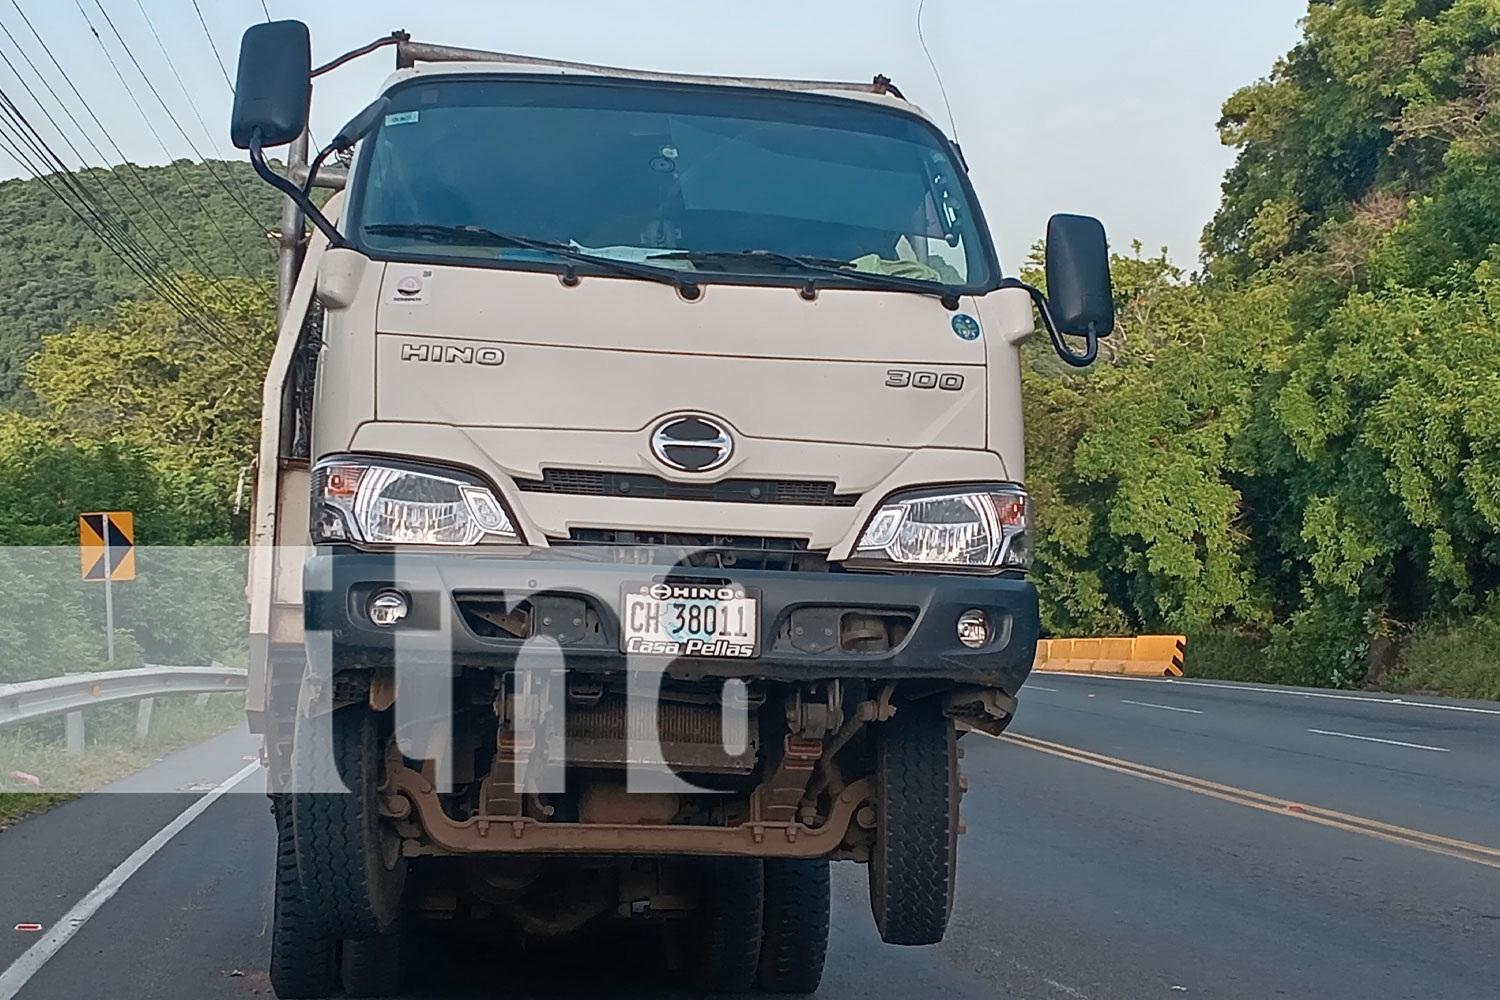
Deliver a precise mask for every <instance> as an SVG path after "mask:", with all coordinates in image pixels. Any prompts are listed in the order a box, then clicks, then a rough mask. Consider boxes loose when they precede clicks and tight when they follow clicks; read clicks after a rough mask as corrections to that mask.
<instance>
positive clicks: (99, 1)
mask: <svg viewBox="0 0 1500 1000" xmlns="http://www.w3.org/2000/svg"><path fill="white" fill-rule="evenodd" d="M137 2H139V0H137ZM94 5H95V6H96V7H98V8H99V13H100V14H103V15H104V21H105V23H106V24H108V25H109V30H110V31H111V32H113V33H114V36H115V40H116V41H118V42H119V43H120V47H121V48H123V49H124V50H125V54H126V55H127V56H129V57H130V62H131V64H132V65H133V66H135V71H136V72H137V73H139V74H140V75H141V79H142V80H144V81H145V82H146V88H147V89H148V90H150V91H151V96H152V97H155V98H156V103H157V104H160V105H161V109H162V110H163V111H165V112H166V113H167V118H168V119H170V120H171V122H172V124H173V125H175V126H176V127H177V131H178V133H179V134H180V135H181V136H182V138H183V141H184V142H186V143H187V144H188V148H189V149H191V150H192V151H193V155H194V156H196V157H198V159H199V160H201V161H203V164H204V167H205V168H206V169H207V170H208V173H209V176H211V177H212V178H213V179H214V180H215V181H217V182H218V185H219V187H221V188H223V189H224V193H225V194H227V195H229V197H230V199H231V200H232V201H233V202H234V203H235V204H236V205H238V206H239V207H240V210H241V211H243V212H244V213H245V216H246V217H247V218H249V220H250V221H251V222H252V223H254V224H255V225H256V226H258V227H263V226H264V223H263V222H262V221H261V220H260V219H257V218H256V216H255V210H254V209H253V208H251V207H250V206H249V205H246V204H245V203H244V202H243V201H241V200H240V196H239V195H238V194H236V193H235V190H234V189H233V188H231V187H230V186H229V185H228V184H225V183H224V181H223V179H222V178H221V177H220V176H219V175H218V173H217V172H216V171H215V170H214V169H213V167H212V166H210V165H209V158H208V157H206V156H204V155H203V153H202V152H201V151H200V150H199V149H198V147H197V145H195V144H194V142H193V140H192V138H191V137H190V136H189V135H188V134H187V129H185V128H183V127H182V122H180V121H178V120H177V116H176V115H175V114H173V113H172V109H171V108H170V107H168V105H167V102H166V100H165V99H164V98H163V97H162V96H161V93H160V91H158V90H157V89H156V84H154V83H152V82H151V77H149V76H147V75H146V71H145V70H144V69H143V68H142V67H141V63H140V60H138V59H136V57H135V53H134V52H132V51H131V50H130V46H129V45H128V44H127V43H126V42H125V38H124V36H123V35H121V34H120V29H119V28H117V27H115V21H114V18H112V17H110V16H109V11H107V10H105V9H104V2H103V0H94ZM141 13H142V14H145V13H146V8H145V7H144V6H142V7H141ZM146 26H147V27H149V28H150V29H151V34H152V35H153V36H155V37H156V43H157V44H158V45H161V36H160V35H157V34H156V26H155V25H153V24H152V23H151V19H150V18H149V17H147V18H146ZM161 50H162V54H163V55H167V47H166V46H165V45H161ZM167 64H168V66H169V67H170V68H171V70H172V74H173V75H174V76H177V68H176V67H175V66H171V56H170V55H168V56H167ZM177 82H178V84H179V85H182V77H180V76H177ZM182 91H183V93H184V94H187V87H186V86H183V87H182ZM192 100H193V99H192V96H191V95H188V103H189V104H192ZM197 111H198V109H197V107H196V106H194V108H193V112H194V114H196V113H197ZM198 121H199V122H200V123H201V122H202V121H203V118H202V116H201V115H200V116H199V118H198ZM203 128H204V131H205V132H207V131H208V126H207V125H205V126H204V127H203Z"/></svg>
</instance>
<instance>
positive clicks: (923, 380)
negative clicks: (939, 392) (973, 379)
mask: <svg viewBox="0 0 1500 1000" xmlns="http://www.w3.org/2000/svg"><path fill="white" fill-rule="evenodd" d="M885 384H886V386H887V387H888V388H891V389H946V390H947V391H949V392H957V391H958V390H960V389H962V388H963V387H964V377H963V376H962V375H959V374H958V373H956V372H945V373H941V374H940V373H938V372H917V371H910V370H908V369H906V368H891V369H889V370H888V371H887V372H886V373H885Z"/></svg>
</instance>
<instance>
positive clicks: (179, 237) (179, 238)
mask: <svg viewBox="0 0 1500 1000" xmlns="http://www.w3.org/2000/svg"><path fill="white" fill-rule="evenodd" d="M11 6H13V7H14V8H15V9H16V13H17V14H19V15H20V17H21V20H22V22H24V23H25V25H26V27H27V29H28V30H30V32H31V35H32V37H33V38H35V39H36V42H37V44H38V45H40V46H41V48H42V51H43V52H45V53H46V55H47V58H48V59H49V60H50V61H51V63H52V67H53V69H55V70H57V72H58V74H59V75H60V76H61V77H62V79H63V82H64V83H66V84H67V85H68V89H69V90H70V91H72V94H73V97H74V98H76V99H77V101H78V103H79V104H80V105H82V106H83V110H84V111H85V112H86V113H87V114H88V116H89V118H90V119H91V120H92V121H93V123H94V126H95V127H96V128H97V129H98V130H99V132H100V134H101V135H103V136H104V141H105V142H107V143H108V144H109V146H110V148H111V149H113V150H114V153H115V156H116V157H118V159H119V161H120V163H121V167H120V168H119V170H118V176H119V177H120V179H121V184H122V186H123V187H124V188H125V190H126V191H127V192H128V193H129V194H130V196H131V197H132V198H133V199H134V200H135V202H136V204H137V205H139V206H140V207H141V210H142V214H144V215H145V216H146V218H148V219H150V220H151V222H152V223H153V224H154V225H155V226H156V228H157V229H158V230H160V231H161V234H162V235H163V236H165V237H166V239H167V241H168V242H169V243H171V244H173V245H174V246H176V247H177V248H178V249H179V250H182V251H183V252H184V253H185V254H186V255H187V256H189V257H191V258H192V259H193V260H194V261H195V265H196V266H197V267H198V268H199V269H200V270H201V271H202V272H203V274H205V275H206V276H208V277H210V278H212V279H213V280H214V281H215V282H218V283H220V287H222V282H221V281H220V279H219V277H218V275H217V274H216V272H215V271H214V269H213V267H212V266H211V265H209V263H208V261H207V260H206V259H205V258H204V257H203V255H202V253H201V252H200V251H199V250H198V247H197V245H196V244H195V243H194V242H193V241H192V240H191V239H189V238H188V236H187V234H186V233H184V232H183V231H182V229H181V227H179V226H178V225H177V221H176V219H175V217H174V216H173V214H172V213H171V212H170V211H168V209H167V207H166V206H165V205H163V204H162V202H161V199H160V198H158V197H157V196H156V192H155V191H153V190H152V188H151V185H149V184H147V183H146V182H145V180H144V179H143V178H142V175H141V168H139V167H137V166H136V165H135V164H134V163H131V162H130V158H129V157H127V156H126V155H125V151H124V150H123V149H121V148H120V144H119V143H118V142H116V141H115V138H114V136H112V135H111V134H110V132H109V129H107V128H106V127H105V126H104V123H103V122H102V121H100V120H99V116H98V115H97V114H95V113H94V109H93V107H91V106H90V105H89V102H88V100H87V99H86V98H85V97H84V96H83V94H82V93H80V92H79V90H78V87H77V85H76V84H74V83H73V78H72V77H71V76H69V75H68V71H67V70H65V69H63V67H62V64H61V63H59V62H58V61H57V56H55V55H53V53H52V49H51V47H50V46H48V44H47V41H46V39H44V38H42V36H41V33H40V32H38V31H37V30H36V26H35V25H33V24H32V23H31V19H30V18H29V17H27V16H26V12H25V11H24V10H22V9H21V5H20V4H19V3H18V2H17V0H11ZM7 34H9V32H7ZM12 40H14V39H12ZM16 47H17V48H18V49H19V50H20V51H21V54H22V55H23V56H26V50H25V49H24V48H21V46H20V45H19V43H17V45H16ZM26 60H27V62H28V63H29V64H31V65H32V69H33V70H34V71H35V72H36V73H37V76H38V77H39V78H40V79H41V80H42V82H43V83H44V84H46V86H47V89H48V91H49V92H50V93H52V95H53V97H54V99H56V100H57V102H58V104H59V105H60V106H61V107H62V109H63V111H64V113H66V114H67V116H68V119H69V120H70V121H72V122H73V124H74V126H75V127H76V128H77V129H78V131H79V132H80V134H82V135H83V138H84V141H86V142H87V143H88V144H89V147H90V148H91V149H93V151H94V155H95V156H97V157H98V158H99V159H100V160H101V161H105V162H108V160H109V157H107V156H105V155H104V153H103V152H102V151H101V150H100V149H99V146H98V144H97V143H95V142H94V141H93V139H92V138H90V136H89V134H88V130H87V129H85V128H84V127H83V126H82V125H81V124H79V122H78V119H77V117H76V116H74V114H73V112H72V111H71V110H69V108H68V106H67V104H66V102H64V101H63V100H62V99H61V98H58V97H57V92H56V91H55V90H53V89H52V86H51V84H48V83H47V80H46V77H45V76H44V75H43V74H42V73H41V71H40V70H36V67H35V64H34V63H31V59H30V57H29V56H26ZM130 180H134V181H135V183H136V184H137V185H139V187H140V189H141V190H142V191H144V192H145V194H146V197H147V198H149V199H150V200H151V203H152V204H153V205H155V206H156V209H157V212H159V213H160V215H157V214H156V213H153V212H152V211H151V210H150V209H149V208H148V207H147V206H146V204H145V202H144V201H142V200H141V197H140V195H139V194H137V193H136V191H135V189H134V188H132V187H131V186H130V184H129V183H128V181H130ZM163 219H165V220H166V224H165V225H163V223H162V220H163ZM168 226H170V227H171V230H172V232H171V233H169V232H167V227H168ZM174 233H175V234H176V235H175V236H174V235H173V234H174Z"/></svg>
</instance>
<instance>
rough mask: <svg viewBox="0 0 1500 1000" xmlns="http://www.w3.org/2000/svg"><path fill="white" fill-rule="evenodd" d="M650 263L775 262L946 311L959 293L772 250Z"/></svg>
mask: <svg viewBox="0 0 1500 1000" xmlns="http://www.w3.org/2000/svg"><path fill="white" fill-rule="evenodd" d="M648 259H650V260H685V261H687V262H689V263H691V264H702V265H707V266H710V267H711V266H713V265H716V264H718V265H724V264H736V263H745V262H754V263H771V262H774V263H777V264H782V265H785V266H787V267H791V268H796V269H797V270H798V271H799V272H801V273H803V274H827V275H834V276H837V277H840V278H848V279H851V280H854V281H859V282H863V283H864V284H867V285H871V286H873V287H876V288H884V289H888V290H890V291H897V292H916V293H917V294H919V295H936V296H938V297H939V298H940V299H942V302H943V305H944V306H945V307H947V308H948V309H957V308H958V305H959V302H958V294H957V293H956V292H954V291H953V290H952V289H950V288H949V287H948V286H947V285H944V284H941V283H939V282H936V281H924V280H922V279H921V278H903V277H900V276H898V275H894V274H877V273H875V272H873V271H857V270H855V269H854V268H853V267H851V266H850V265H849V262H848V261H845V260H837V259H834V258H830V257H814V256H811V255H798V254H787V253H777V252H776V251H775V250H737V251H732V250H680V251H677V252H674V253H664V254H654V255H652V256H651V257H650V258H648ZM816 291H817V283H816V282H815V281H813V280H811V279H809V280H808V282H807V286H806V290H805V292H804V294H805V295H807V296H808V297H811V295H812V294H813V293H815V292H816Z"/></svg>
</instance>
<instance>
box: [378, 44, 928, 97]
mask: <svg viewBox="0 0 1500 1000" xmlns="http://www.w3.org/2000/svg"><path fill="white" fill-rule="evenodd" d="M386 44H389V42H387V43H386ZM419 62H493V63H509V64H511V65H514V66H537V67H545V68H548V69H571V70H577V71H579V72H584V73H597V74H599V75H602V76H615V77H625V78H629V79H638V80H660V81H664V82H669V83H700V84H710V85H717V86H721V87H747V86H748V87H757V88H768V89H777V90H855V91H863V92H864V93H867V94H869V93H873V94H884V93H891V94H894V95H896V96H899V95H900V91H898V90H896V88H895V87H894V86H892V84H891V82H890V81H889V80H888V79H886V78H885V77H881V76H878V77H876V78H875V79H874V80H873V81H871V82H870V83H850V82H847V81H833V80H767V79H759V78H756V77H737V76H700V75H697V74H692V73H657V72H653V71H650V70H639V69H624V68H622V67H618V66H601V65H596V64H594V63H581V62H568V61H566V60H562V59H541V58H538V57H536V56H522V55H514V54H512V53H508V52H487V51H484V50H482V49H464V48H456V47H454V46H451V45H431V44H429V43H427V42H413V41H411V40H410V39H398V40H397V42H396V67H397V68H398V69H410V68H411V67H413V66H415V65H416V64H417V63H419Z"/></svg>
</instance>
